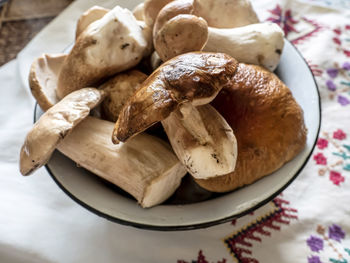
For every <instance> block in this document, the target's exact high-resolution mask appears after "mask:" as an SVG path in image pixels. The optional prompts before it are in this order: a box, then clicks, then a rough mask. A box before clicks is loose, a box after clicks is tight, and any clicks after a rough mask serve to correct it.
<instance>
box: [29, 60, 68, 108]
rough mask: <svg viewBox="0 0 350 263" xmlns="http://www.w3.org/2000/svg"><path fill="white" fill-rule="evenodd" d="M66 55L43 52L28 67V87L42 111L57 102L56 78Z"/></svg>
mask: <svg viewBox="0 0 350 263" xmlns="http://www.w3.org/2000/svg"><path fill="white" fill-rule="evenodd" d="M66 57H67V55H66V54H55V55H49V54H43V55H42V56H41V57H38V58H36V59H35V60H34V62H33V63H32V65H31V67H30V73H29V87H30V90H31V92H32V94H33V96H34V98H35V99H36V101H37V102H38V104H39V106H40V108H42V109H43V110H44V111H46V110H48V109H49V108H51V107H52V106H53V105H54V104H56V103H57V102H58V98H57V96H56V86H57V79H58V74H59V72H60V70H61V67H62V64H63V61H64V60H65V59H66Z"/></svg>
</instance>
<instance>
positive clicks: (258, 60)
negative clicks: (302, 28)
mask: <svg viewBox="0 0 350 263" xmlns="http://www.w3.org/2000/svg"><path fill="white" fill-rule="evenodd" d="M208 30H209V38H208V42H207V43H206V45H205V47H204V49H203V50H204V51H210V52H223V53H226V54H228V55H230V56H232V57H234V58H235V59H237V60H238V61H239V62H243V63H249V64H255V65H260V66H263V67H265V68H267V69H268V70H270V71H273V70H275V68H276V67H277V65H278V63H279V61H280V58H281V54H282V50H283V46H284V38H283V37H284V33H283V31H282V29H281V28H280V27H279V26H277V25H276V24H275V23H270V22H266V23H258V24H251V25H248V26H243V27H237V28H230V29H219V28H212V27H209V28H208Z"/></svg>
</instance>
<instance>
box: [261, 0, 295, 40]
mask: <svg viewBox="0 0 350 263" xmlns="http://www.w3.org/2000/svg"><path fill="white" fill-rule="evenodd" d="M269 12H270V13H271V15H272V16H271V17H269V18H268V19H267V20H268V21H271V22H273V23H276V24H278V25H279V26H280V27H281V28H282V29H283V31H284V34H285V36H288V33H289V32H291V31H294V32H297V30H296V29H295V28H294V24H296V23H298V21H296V20H294V19H293V17H292V11H291V10H290V9H288V10H286V11H284V12H283V10H282V8H281V7H280V5H278V4H277V5H276V7H275V8H274V9H272V10H269Z"/></svg>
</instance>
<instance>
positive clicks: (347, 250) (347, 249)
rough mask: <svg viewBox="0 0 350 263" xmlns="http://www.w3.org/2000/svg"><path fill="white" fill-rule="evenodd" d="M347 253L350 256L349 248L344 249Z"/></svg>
mask: <svg viewBox="0 0 350 263" xmlns="http://www.w3.org/2000/svg"><path fill="white" fill-rule="evenodd" d="M344 250H345V252H346V253H348V254H349V256H350V249H349V248H344Z"/></svg>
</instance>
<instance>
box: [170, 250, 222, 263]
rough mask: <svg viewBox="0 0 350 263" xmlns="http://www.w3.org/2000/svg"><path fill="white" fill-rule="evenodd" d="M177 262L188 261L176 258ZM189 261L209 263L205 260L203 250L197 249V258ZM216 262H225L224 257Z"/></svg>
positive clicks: (192, 262)
mask: <svg viewBox="0 0 350 263" xmlns="http://www.w3.org/2000/svg"><path fill="white" fill-rule="evenodd" d="M177 263H189V262H187V261H185V260H178V261H177ZM191 263H209V261H207V260H206V258H205V256H204V255H203V251H202V250H199V252H198V256H197V260H192V261H191ZM217 263H226V259H225V258H223V259H222V260H218V261H217Z"/></svg>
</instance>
